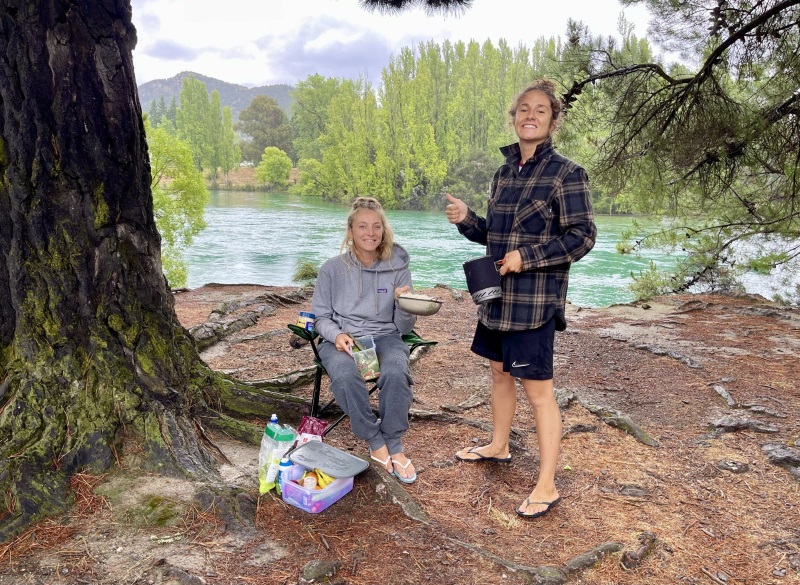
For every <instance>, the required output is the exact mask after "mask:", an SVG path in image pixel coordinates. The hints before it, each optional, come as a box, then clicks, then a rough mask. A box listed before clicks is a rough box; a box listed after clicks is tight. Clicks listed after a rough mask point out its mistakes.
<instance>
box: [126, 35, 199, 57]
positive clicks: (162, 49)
mask: <svg viewBox="0 0 800 585" xmlns="http://www.w3.org/2000/svg"><path fill="white" fill-rule="evenodd" d="M204 51H205V49H195V48H192V47H187V46H186V45H182V44H180V43H176V42H173V41H168V40H164V39H159V40H157V41H155V42H154V43H152V44H150V45H148V46H147V47H145V48H144V49H142V54H144V55H147V56H148V57H153V58H155V59H164V60H166V61H194V60H195V59H197V58H198V57H199V56H200V55H201V54H202V53H203V52H204Z"/></svg>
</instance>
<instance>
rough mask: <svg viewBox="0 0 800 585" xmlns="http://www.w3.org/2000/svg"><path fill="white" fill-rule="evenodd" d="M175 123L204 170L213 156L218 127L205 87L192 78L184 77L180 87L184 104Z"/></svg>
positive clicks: (180, 136) (179, 135)
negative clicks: (215, 131)
mask: <svg viewBox="0 0 800 585" xmlns="http://www.w3.org/2000/svg"><path fill="white" fill-rule="evenodd" d="M176 120H177V123H176V128H177V130H178V137H179V138H181V139H182V140H185V141H186V142H187V143H188V144H189V145H190V146H191V148H192V157H193V158H194V164H195V166H196V167H197V168H198V169H200V170H201V171H202V170H203V168H204V165H206V164H208V161H210V160H212V157H213V150H214V144H215V141H214V128H215V124H214V123H213V122H212V120H213V111H212V105H211V102H210V101H209V99H208V91H206V84H205V83H203V82H202V81H200V80H199V79H195V78H194V76H192V75H190V76H189V77H186V78H184V80H183V82H182V84H181V105H180V107H179V108H178V110H177V112H176Z"/></svg>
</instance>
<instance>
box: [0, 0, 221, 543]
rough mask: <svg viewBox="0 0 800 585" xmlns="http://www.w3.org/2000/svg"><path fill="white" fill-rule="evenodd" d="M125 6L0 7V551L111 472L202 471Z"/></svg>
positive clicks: (186, 350)
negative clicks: (116, 466) (90, 478)
mask: <svg viewBox="0 0 800 585" xmlns="http://www.w3.org/2000/svg"><path fill="white" fill-rule="evenodd" d="M135 43H136V31H135V28H134V27H133V25H132V23H131V8H130V3H129V2H128V1H127V0H93V1H89V0H76V1H74V2H62V1H60V0H37V1H36V2H29V1H28V0H0V177H1V179H0V254H1V255H2V262H0V494H2V495H3V497H4V501H0V541H3V540H5V539H7V538H8V537H10V536H11V535H13V534H14V533H16V532H18V531H19V530H21V529H22V528H24V526H25V525H26V524H28V523H30V522H31V521H33V520H36V519H38V518H40V517H43V516H45V515H48V514H52V513H53V512H55V511H58V510H59V509H60V508H62V507H63V506H64V505H65V504H67V503H68V502H69V500H70V494H69V489H68V488H69V477H70V476H71V475H72V474H74V473H76V472H79V471H89V472H91V473H100V472H102V471H104V470H106V469H108V468H109V467H110V466H112V464H113V463H114V462H115V461H116V460H118V459H123V460H124V459H126V458H128V459H130V460H131V461H135V462H136V464H137V465H139V466H142V467H144V468H145V469H151V470H157V471H160V472H164V473H172V474H178V473H180V474H189V475H193V476H198V477H201V476H208V475H209V474H211V473H213V469H214V459H213V457H212V451H213V450H212V449H209V448H208V447H207V442H206V441H204V440H203V439H202V436H203V433H202V429H201V428H200V427H199V423H198V422H197V420H199V419H198V418H196V416H195V415H196V414H197V413H198V412H199V411H201V410H203V409H204V408H205V401H204V394H203V389H204V388H206V387H210V386H211V385H212V383H213V376H214V374H213V372H211V371H209V370H208V369H207V368H206V367H205V366H204V364H203V363H202V362H201V361H200V359H199V358H198V356H197V350H196V348H195V345H194V342H193V340H192V339H191V338H190V336H189V335H188V333H187V332H186V330H185V329H184V328H183V327H182V326H181V325H180V323H179V322H178V320H177V317H176V315H175V311H174V305H173V299H172V295H171V293H170V291H169V287H168V284H167V282H166V280H165V278H164V276H163V274H162V270H161V256H160V239H159V235H158V232H157V231H156V225H155V220H154V217H153V205H152V195H151V192H150V165H149V159H148V153H147V144H146V142H145V135H144V128H143V124H142V117H141V107H140V104H139V102H138V97H137V91H136V81H135V77H134V71H133V62H132V50H133V48H134V46H135Z"/></svg>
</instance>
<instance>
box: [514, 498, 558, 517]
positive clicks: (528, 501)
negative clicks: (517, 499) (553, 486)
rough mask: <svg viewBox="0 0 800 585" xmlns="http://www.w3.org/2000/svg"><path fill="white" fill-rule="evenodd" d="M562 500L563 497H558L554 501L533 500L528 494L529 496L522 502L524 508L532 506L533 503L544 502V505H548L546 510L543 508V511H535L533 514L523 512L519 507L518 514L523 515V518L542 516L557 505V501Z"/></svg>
mask: <svg viewBox="0 0 800 585" xmlns="http://www.w3.org/2000/svg"><path fill="white" fill-rule="evenodd" d="M560 501H561V498H560V497H558V498H556V499H555V500H553V501H552V502H531V498H530V496H528V497H527V498H525V501H524V502H522V508H523V509H525V508H527V507H528V506H532V505H533V504H542V505H543V506H547V507H546V508H545V509H544V510H542V511H541V512H534V513H533V514H526V513H525V512H521V511H520V509H519V508H517V516H522V517H523V518H541V517H542V516H544V515H545V514H547V513H548V512H549V511H550V509H551V508H552V507H553V506H555V505H556V504H557V503H559V502H560Z"/></svg>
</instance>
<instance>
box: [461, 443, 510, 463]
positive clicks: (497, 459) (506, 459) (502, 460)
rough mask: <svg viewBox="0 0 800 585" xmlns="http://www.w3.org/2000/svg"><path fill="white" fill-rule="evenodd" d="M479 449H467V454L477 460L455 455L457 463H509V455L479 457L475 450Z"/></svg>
mask: <svg viewBox="0 0 800 585" xmlns="http://www.w3.org/2000/svg"><path fill="white" fill-rule="evenodd" d="M479 448H480V447H472V448H471V449H467V453H472V454H473V455H477V456H478V458H477V459H466V458H464V457H461V456H460V455H459V454H458V453H456V459H458V460H459V461H464V462H465V463H477V462H478V461H490V462H491V463H511V455H509V456H508V457H487V456H486V455H481V454H480V453H478V452H477V451H476V450H475V449H479Z"/></svg>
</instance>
